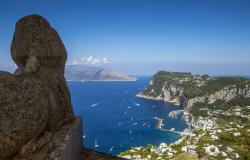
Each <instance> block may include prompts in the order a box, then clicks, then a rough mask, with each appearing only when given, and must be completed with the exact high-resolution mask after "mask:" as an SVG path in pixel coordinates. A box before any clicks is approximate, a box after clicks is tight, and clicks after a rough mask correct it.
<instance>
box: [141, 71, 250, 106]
mask: <svg viewBox="0 0 250 160" xmlns="http://www.w3.org/2000/svg"><path fill="white" fill-rule="evenodd" d="M159 74H160V75H159ZM201 77H202V76H197V75H196V76H192V75H191V76H190V75H189V74H186V73H170V72H166V73H164V72H163V73H162V72H161V73H158V74H156V75H154V77H153V79H152V80H151V81H150V83H149V85H148V86H147V87H146V88H145V89H144V90H143V91H142V92H140V93H138V96H139V97H144V98H149V99H157V100H163V101H166V102H172V103H177V104H185V105H186V106H185V107H187V108H190V107H192V105H193V104H195V103H197V102H207V103H209V104H212V103H214V102H215V101H217V100H223V101H225V102H228V101H230V100H232V99H234V98H235V97H236V96H239V95H241V96H245V97H250V87H249V84H250V80H247V79H244V78H243V79H240V80H238V79H237V78H235V79H236V80H235V79H234V78H231V77H229V78H223V81H221V79H220V78H209V77H206V78H201ZM239 81H240V82H239ZM196 92H197V93H198V94H197V93H196ZM199 93H200V94H199Z"/></svg>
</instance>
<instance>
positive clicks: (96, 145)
mask: <svg viewBox="0 0 250 160" xmlns="http://www.w3.org/2000/svg"><path fill="white" fill-rule="evenodd" d="M94 147H95V148H97V147H99V144H97V140H95V146H94Z"/></svg>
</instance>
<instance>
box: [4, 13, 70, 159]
mask: <svg viewBox="0 0 250 160" xmlns="http://www.w3.org/2000/svg"><path fill="white" fill-rule="evenodd" d="M11 55H12V58H13V60H14V62H15V63H16V65H17V66H18V69H17V70H16V72H15V74H10V73H7V72H0V160H8V159H18V160H27V159H29V160H43V159H48V158H49V157H47V156H48V155H49V153H51V152H52V151H53V150H54V149H55V148H56V147H57V146H56V143H55V135H56V134H59V133H62V134H64V132H63V131H62V129H63V127H65V126H70V124H71V123H72V121H73V120H74V117H73V112H72V106H71V101H70V93H69V89H68V87H67V84H66V81H65V79H64V66H65V62H66V58H67V53H66V49H65V47H64V45H63V43H62V41H61V39H60V37H59V35H58V33H57V32H56V31H55V30H54V29H53V28H51V27H50V24H49V23H48V22H47V21H46V20H45V19H44V18H43V17H41V16H38V15H31V16H27V17H24V18H22V19H20V20H19V21H18V22H17V23H16V30H15V34H14V37H13V41H12V45H11ZM65 129H67V127H66V128H65ZM58 132H59V133H58ZM59 137H60V136H59ZM52 159H53V158H52Z"/></svg>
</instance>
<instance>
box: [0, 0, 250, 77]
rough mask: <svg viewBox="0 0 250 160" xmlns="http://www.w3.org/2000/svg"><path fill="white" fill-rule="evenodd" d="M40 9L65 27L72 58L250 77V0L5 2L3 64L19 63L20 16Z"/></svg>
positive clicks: (1, 4)
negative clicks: (16, 35) (15, 56)
mask: <svg viewBox="0 0 250 160" xmlns="http://www.w3.org/2000/svg"><path fill="white" fill-rule="evenodd" d="M34 13H36V14H40V15H42V16H43V17H45V18H46V19H47V20H48V21H49V22H50V23H51V25H52V26H53V27H54V28H55V29H56V30H57V31H58V32H59V34H60V36H61V38H62V40H63V42H64V44H65V46H66V48H67V51H68V61H67V63H73V62H77V63H82V62H83V61H84V60H87V59H89V60H90V59H92V60H95V61H94V62H98V63H99V62H100V63H102V62H105V63H104V64H103V65H105V66H106V67H109V68H113V69H116V70H118V71H123V72H125V73H128V74H134V75H149V74H153V73H155V72H157V71H158V70H170V71H191V72H194V73H208V74H213V75H250V1H249V0H75V1H73V0H68V1H66V0H54V1H52V0H1V1H0V19H1V23H0V70H8V71H13V69H14V63H13V61H12V59H11V56H10V51H9V50H10V49H9V48H10V44H11V39H12V36H13V32H14V27H15V22H16V21H17V20H18V19H19V18H21V17H23V16H26V15H29V14H34ZM103 59H104V61H103ZM84 62H85V61H84Z"/></svg>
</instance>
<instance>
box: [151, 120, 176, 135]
mask: <svg viewBox="0 0 250 160" xmlns="http://www.w3.org/2000/svg"><path fill="white" fill-rule="evenodd" d="M155 119H156V120H157V125H156V128H157V129H159V130H160V131H163V132H171V133H175V134H179V135H181V132H179V131H176V130H170V129H164V128H162V122H163V119H160V118H155Z"/></svg>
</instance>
